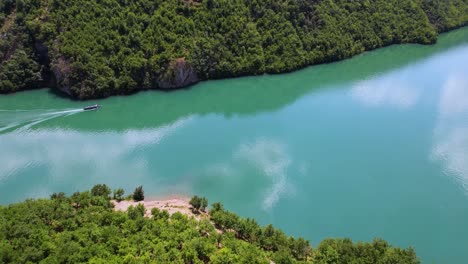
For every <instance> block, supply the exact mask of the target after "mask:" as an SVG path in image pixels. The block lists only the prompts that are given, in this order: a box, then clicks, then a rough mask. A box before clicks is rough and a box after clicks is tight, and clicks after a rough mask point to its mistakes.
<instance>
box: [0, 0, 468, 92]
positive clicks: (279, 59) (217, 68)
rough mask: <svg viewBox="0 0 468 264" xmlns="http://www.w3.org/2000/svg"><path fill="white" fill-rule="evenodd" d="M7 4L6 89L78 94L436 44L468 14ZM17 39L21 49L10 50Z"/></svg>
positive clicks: (297, 4) (257, 0)
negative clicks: (42, 88)
mask: <svg viewBox="0 0 468 264" xmlns="http://www.w3.org/2000/svg"><path fill="white" fill-rule="evenodd" d="M5 3H7V4H5ZM5 3H4V4H3V5H4V6H3V7H2V6H0V8H1V10H2V14H1V15H0V23H2V24H3V26H2V28H4V27H5V28H7V31H11V32H12V30H14V29H16V30H17V31H19V32H21V33H22V34H23V35H24V37H22V38H20V39H18V37H16V38H13V37H10V38H9V37H4V36H3V35H2V38H1V43H2V45H1V46H0V52H2V53H3V54H4V56H3V57H4V58H3V59H2V60H1V61H0V76H1V77H2V78H1V79H0V80H1V81H0V91H2V92H11V91H16V90H22V89H27V88H34V87H38V86H43V85H44V83H47V84H48V85H49V86H54V87H56V88H58V89H61V90H62V91H64V92H66V93H68V94H69V95H71V96H72V97H76V98H80V99H87V98H98V97H106V96H110V95H115V94H128V93H132V92H135V91H138V90H143V89H173V88H179V87H183V86H187V85H190V84H193V83H195V82H198V81H199V80H205V79H216V78H225V77H234V76H243V75H256V74H263V73H279V72H287V71H292V70H295V69H298V68H301V67H304V66H306V65H311V64H317V63H324V62H330V61H336V60H341V59H344V58H348V57H350V56H353V55H355V54H358V53H361V52H363V51H366V50H371V49H375V48H378V47H382V46H386V45H391V44H397V43H421V44H431V43H434V42H435V41H436V39H437V34H438V33H439V32H442V31H446V30H449V29H452V28H456V27H460V26H463V25H465V24H466V23H467V21H468V15H467V14H468V0H447V1H440V0H439V1H436V0H387V1H385V0H374V1H369V0H367V1H352V2H351V1H346V0H279V1H278V0H252V1H245V0H157V1H153V0H151V1H150V0H125V1H124V0H100V1H83V0H23V1H21V2H20V1H18V4H17V3H16V2H15V1H12V0H8V1H7V2H5ZM20 3H21V4H20ZM13 10H16V11H13ZM15 14H16V18H15V19H13V20H14V21H15V22H14V23H13V25H11V24H12V23H11V21H12V18H11V17H12V16H15ZM2 34H3V33H2ZM5 36H6V35H5ZM15 43H21V45H20V48H16V46H15V45H13V44H15ZM1 47H3V48H1ZM5 47H6V48H5ZM8 47H10V48H8ZM11 47H15V48H13V49H14V50H19V51H24V54H23V53H22V52H19V51H18V52H15V54H16V53H17V54H18V55H17V56H13V55H11V54H12V51H11ZM5 54H6V55H5ZM28 62H29V63H28ZM39 65H42V66H43V67H42V69H40V68H41V67H40V66H39ZM22 68H25V69H26V71H25V73H22V74H23V75H21V74H20V72H21V70H20V69H22ZM38 72H40V74H37V73H38ZM21 80H24V81H23V82H22V81H21ZM45 81H47V82H45Z"/></svg>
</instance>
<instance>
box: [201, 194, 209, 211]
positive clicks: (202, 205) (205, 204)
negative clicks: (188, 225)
mask: <svg viewBox="0 0 468 264" xmlns="http://www.w3.org/2000/svg"><path fill="white" fill-rule="evenodd" d="M207 206H208V199H206V198H205V197H202V198H201V206H200V209H201V210H202V211H203V212H204V211H205V209H206V207H207Z"/></svg>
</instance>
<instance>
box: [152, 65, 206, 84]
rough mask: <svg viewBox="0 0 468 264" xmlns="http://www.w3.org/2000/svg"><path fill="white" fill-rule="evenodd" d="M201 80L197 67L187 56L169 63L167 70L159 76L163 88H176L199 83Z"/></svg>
mask: <svg viewBox="0 0 468 264" xmlns="http://www.w3.org/2000/svg"><path fill="white" fill-rule="evenodd" d="M199 80H200V79H199V78H198V76H197V73H196V71H195V69H194V68H193V67H192V66H191V65H190V64H189V63H188V62H186V61H185V58H179V59H176V60H174V61H172V62H171V63H170V64H169V67H168V69H167V72H166V73H165V74H164V75H162V76H160V77H159V80H158V85H159V88H161V89H174V88H181V87H185V86H188V85H191V84H194V83H197V82H198V81H199Z"/></svg>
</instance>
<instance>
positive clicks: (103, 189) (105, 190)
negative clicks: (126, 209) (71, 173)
mask: <svg viewBox="0 0 468 264" xmlns="http://www.w3.org/2000/svg"><path fill="white" fill-rule="evenodd" d="M91 194H92V195H93V196H104V197H109V195H110V194H111V189H110V188H109V187H107V185H105V184H96V185H94V187H93V188H92V189H91Z"/></svg>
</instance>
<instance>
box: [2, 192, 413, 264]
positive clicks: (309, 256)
mask: <svg viewBox="0 0 468 264" xmlns="http://www.w3.org/2000/svg"><path fill="white" fill-rule="evenodd" d="M114 195H120V196H121V195H123V191H121V192H120V193H118V191H117V190H116V191H115V192H114ZM194 198H195V197H194ZM192 201H194V199H192ZM205 201H206V200H205ZM193 205H194V206H196V205H195V202H194V203H193ZM197 209H198V208H197ZM144 213H145V208H144V206H143V205H141V204H140V205H137V206H136V207H133V206H131V207H129V208H128V210H127V212H121V211H114V210H113V204H112V203H111V201H110V190H109V189H108V187H107V186H105V185H96V186H95V187H93V189H92V190H91V191H90V192H89V191H86V192H81V193H79V192H77V193H74V194H73V195H71V196H70V197H67V196H65V195H64V194H63V193H57V194H53V195H52V196H51V199H40V200H26V201H25V202H22V203H17V204H12V205H9V206H4V207H2V206H0V248H1V250H0V263H39V262H40V263H85V262H89V263H224V264H229V263H236V264H237V263H245V264H255V263H265V264H268V263H271V262H270V261H273V262H274V263H276V264H282V263H284V264H286V263H339V264H341V263H343V264H345V263H346V264H348V263H372V264H375V263H382V264H383V263H399V264H416V263H419V260H418V258H417V257H416V255H415V253H414V251H413V249H412V248H409V249H400V248H395V247H392V246H390V245H389V244H388V243H387V242H385V241H384V240H381V239H376V240H374V241H373V242H372V243H362V242H358V243H353V242H352V241H351V240H349V239H326V240H324V241H323V242H322V243H320V245H319V246H318V247H317V248H316V249H313V248H312V247H311V246H310V244H309V242H308V241H307V240H304V239H303V238H298V239H295V238H293V237H289V236H287V235H285V234H284V233H283V232H282V231H281V230H278V229H275V228H274V227H273V226H271V225H268V226H265V227H262V226H260V225H258V224H257V223H256V221H255V220H253V219H248V218H247V219H244V218H240V217H238V216H237V215H235V214H233V213H231V212H228V211H226V210H225V209H224V208H223V206H222V205H221V204H220V203H214V204H213V205H212V208H211V210H210V211H209V215H206V217H204V218H203V217H202V218H201V220H196V219H195V218H193V217H187V216H185V215H183V214H181V213H180V212H176V213H174V214H173V215H172V216H170V215H169V213H168V212H167V211H160V210H159V209H157V208H153V209H152V211H151V216H150V217H149V218H148V217H144Z"/></svg>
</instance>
